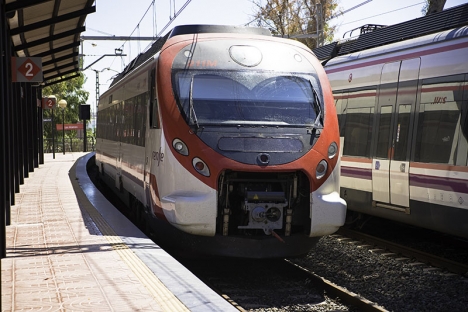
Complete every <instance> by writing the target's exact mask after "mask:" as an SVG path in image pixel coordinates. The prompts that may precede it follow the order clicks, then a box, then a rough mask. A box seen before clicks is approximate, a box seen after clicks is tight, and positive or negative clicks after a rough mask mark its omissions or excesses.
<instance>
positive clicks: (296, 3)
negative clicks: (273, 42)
mask: <svg viewBox="0 0 468 312" xmlns="http://www.w3.org/2000/svg"><path fill="white" fill-rule="evenodd" d="M252 2H253V3H254V4H255V5H256V7H257V10H258V11H257V12H256V13H255V15H254V16H255V20H254V22H255V24H256V25H257V26H259V27H265V28H268V29H270V31H271V32H272V34H273V35H276V36H282V37H289V38H295V39H297V40H299V41H301V42H302V43H304V44H305V45H307V46H308V47H309V48H315V47H317V46H318V45H322V44H323V42H329V41H330V42H331V41H332V40H333V34H334V31H335V28H334V27H330V26H329V25H328V23H327V21H328V20H329V19H330V18H331V17H332V12H333V11H334V10H335V9H336V8H337V6H338V3H337V0H253V1H252ZM305 34H309V35H310V34H318V35H319V36H318V38H297V37H298V36H300V35H305Z"/></svg>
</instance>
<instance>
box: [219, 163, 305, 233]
mask: <svg viewBox="0 0 468 312" xmlns="http://www.w3.org/2000/svg"><path fill="white" fill-rule="evenodd" d="M309 190H310V182H309V179H308V177H307V176H306V175H305V174H304V173H303V172H301V171H297V172H292V173H258V172H240V171H230V170H227V171H224V172H223V173H222V174H221V175H220V178H219V181H218V218H217V226H216V233H217V235H222V236H248V237H252V236H265V235H272V236H274V237H276V238H278V239H280V240H281V237H288V236H291V235H294V234H304V235H308V233H310V226H311V220H310V191H309Z"/></svg>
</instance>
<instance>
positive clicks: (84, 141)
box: [83, 119, 88, 153]
mask: <svg viewBox="0 0 468 312" xmlns="http://www.w3.org/2000/svg"><path fill="white" fill-rule="evenodd" d="M83 132H84V134H83V145H84V146H83V152H85V153H86V152H87V147H86V145H87V144H86V143H88V142H87V140H86V119H83Z"/></svg>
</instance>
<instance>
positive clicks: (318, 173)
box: [315, 159, 328, 179]
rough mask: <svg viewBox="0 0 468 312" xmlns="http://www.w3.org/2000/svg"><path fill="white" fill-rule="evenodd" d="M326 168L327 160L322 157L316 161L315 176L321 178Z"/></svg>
mask: <svg viewBox="0 0 468 312" xmlns="http://www.w3.org/2000/svg"><path fill="white" fill-rule="evenodd" d="M327 168H328V164H327V162H326V161H325V159H322V160H321V161H320V162H319V163H318V165H317V168H316V169H315V177H316V178H317V179H321V178H323V176H324V175H325V173H326V172H327Z"/></svg>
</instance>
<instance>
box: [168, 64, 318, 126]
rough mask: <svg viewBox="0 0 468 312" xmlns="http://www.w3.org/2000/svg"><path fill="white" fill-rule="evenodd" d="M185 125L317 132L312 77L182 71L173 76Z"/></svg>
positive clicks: (281, 74) (315, 100) (314, 83)
mask: <svg viewBox="0 0 468 312" xmlns="http://www.w3.org/2000/svg"><path fill="white" fill-rule="evenodd" d="M175 83H176V86H175V90H176V93H177V97H178V102H179V105H180V107H181V109H182V110H183V113H184V114H185V117H186V120H187V122H188V123H189V125H195V126H200V125H210V124H218V125H219V124H236V125H238V124H240V125H242V124H250V125H279V126H281V125H283V126H313V127H321V126H322V123H323V120H322V118H323V103H321V101H320V97H319V96H318V94H317V91H316V90H317V88H316V87H314V85H316V79H315V77H313V76H311V75H307V74H291V73H278V72H271V71H270V72H267V71H264V72H263V71H249V70H245V71H214V72H213V71H203V70H188V71H187V70H185V71H179V72H178V73H177V74H176V75H175Z"/></svg>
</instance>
